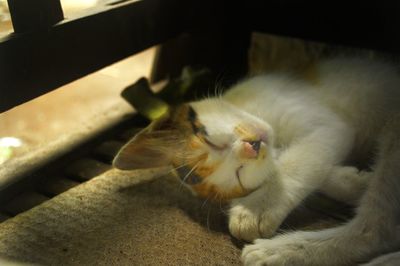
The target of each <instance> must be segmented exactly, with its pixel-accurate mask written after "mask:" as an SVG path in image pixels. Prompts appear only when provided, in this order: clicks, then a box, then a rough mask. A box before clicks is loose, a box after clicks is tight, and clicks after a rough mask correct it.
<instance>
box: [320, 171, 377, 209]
mask: <svg viewBox="0 0 400 266" xmlns="http://www.w3.org/2000/svg"><path fill="white" fill-rule="evenodd" d="M372 174H373V173H372V172H369V171H360V170H358V169H357V168H356V167H353V166H335V167H333V168H332V171H331V172H330V173H329V176H328V178H326V180H325V182H324V183H323V184H322V185H321V187H320V188H319V189H318V190H319V191H320V192H321V193H323V194H325V195H326V196H328V197H330V198H332V199H335V200H337V201H341V202H344V203H347V204H351V205H358V203H359V200H360V199H361V196H362V195H363V194H364V192H365V191H366V189H367V186H368V183H369V181H370V178H371V176H372Z"/></svg>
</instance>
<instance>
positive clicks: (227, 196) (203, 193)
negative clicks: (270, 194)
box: [192, 182, 249, 202]
mask: <svg viewBox="0 0 400 266" xmlns="http://www.w3.org/2000/svg"><path fill="white" fill-rule="evenodd" d="M192 189H193V190H194V191H195V192H196V193H197V196H199V197H201V198H208V199H209V200H211V201H214V202H228V201H229V200H231V199H233V198H238V197H242V196H245V195H247V194H248V193H249V192H248V191H246V190H243V189H242V188H241V187H240V186H237V187H235V188H234V189H231V190H230V191H222V190H220V189H218V187H216V186H215V185H212V184H208V183H206V182H203V183H200V184H198V185H194V186H192Z"/></svg>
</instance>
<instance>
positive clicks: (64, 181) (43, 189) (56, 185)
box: [37, 177, 80, 197]
mask: <svg viewBox="0 0 400 266" xmlns="http://www.w3.org/2000/svg"><path fill="white" fill-rule="evenodd" d="M79 184H80V183H79V182H77V181H74V180H71V179H68V178H64V177H52V178H47V179H46V180H43V181H41V182H40V183H39V184H38V185H37V189H38V190H39V191H40V193H43V194H45V195H46V196H49V197H54V196H56V195H58V194H61V193H63V192H65V191H67V190H68V189H70V188H73V187H75V186H77V185H79Z"/></svg>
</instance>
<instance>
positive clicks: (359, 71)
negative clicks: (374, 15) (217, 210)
mask: <svg viewBox="0 0 400 266" xmlns="http://www.w3.org/2000/svg"><path fill="white" fill-rule="evenodd" d="M317 73H318V78H317V80H316V82H315V83H308V82H306V81H302V80H300V79H297V78H295V77H293V76H288V75H282V74H270V75H266V76H260V77H254V78H250V79H248V80H245V81H243V82H241V83H239V84H238V85H236V86H234V87H233V88H232V89H231V90H229V91H228V92H227V93H226V94H225V95H224V96H223V97H222V99H207V100H204V101H200V102H195V103H192V106H193V107H194V109H195V110H196V111H197V113H198V114H199V119H200V121H201V122H202V123H203V124H205V126H206V128H207V130H208V132H209V135H210V136H209V137H210V139H211V140H212V141H215V142H217V143H218V144H222V143H224V142H226V143H225V144H227V145H228V146H229V149H226V150H224V151H220V152H216V151H211V150H210V152H211V153H212V154H213V155H212V156H213V157H212V158H215V159H218V160H220V161H222V162H223V163H222V164H221V166H220V167H219V168H218V169H217V171H216V172H215V173H214V174H212V176H210V177H209V179H210V180H211V182H213V183H214V184H216V185H218V186H220V187H222V188H226V189H229V188H231V187H234V186H236V185H237V183H238V181H237V180H236V178H235V171H236V169H237V168H238V167H239V166H243V169H242V170H241V172H240V181H241V183H242V184H243V186H244V187H245V188H247V189H250V190H251V189H256V190H255V191H254V192H252V193H251V194H249V195H248V196H246V197H243V198H239V199H235V200H233V201H232V207H231V210H230V217H229V219H230V220H229V228H230V231H231V233H232V234H233V235H234V236H235V237H238V238H241V239H244V240H248V241H251V240H254V239H256V238H260V237H270V236H272V235H273V234H274V233H275V231H276V229H277V228H278V227H279V225H280V224H281V222H282V221H283V219H284V218H285V217H286V216H287V215H288V213H289V212H290V211H291V210H293V209H294V208H295V207H296V206H298V205H299V204H300V203H301V201H302V200H303V199H304V198H305V197H306V196H308V195H309V194H310V193H312V192H313V191H315V190H317V189H319V190H321V191H322V192H325V193H326V194H328V195H330V196H332V197H334V198H336V199H339V200H342V201H345V202H349V203H353V204H357V203H358V202H359V203H360V207H359V208H358V212H357V216H356V217H355V218H354V219H353V220H352V221H351V222H349V223H348V224H346V225H343V226H341V227H338V228H334V229H329V230H323V231H320V232H294V233H291V234H287V235H283V236H277V237H275V238H272V239H270V240H269V239H268V240H267V239H264V240H257V241H256V242H255V244H254V245H249V246H246V247H245V249H244V251H243V261H244V263H245V264H246V265H258V264H260V265H261V264H263V263H264V264H265V265H346V264H349V263H355V262H357V261H365V260H367V259H370V258H371V257H372V256H375V255H376V254H378V253H380V252H384V251H390V250H392V249H393V248H395V247H396V246H397V245H398V244H399V240H400V239H399V236H398V234H397V231H396V230H395V226H396V223H397V220H396V219H397V217H398V216H397V215H398V214H399V204H400V193H399V192H400V176H399V175H400V166H399V164H400V122H399V120H400V119H399V117H400V115H399V114H400V108H399V107H398V106H399V105H400V78H399V76H398V74H397V70H396V69H395V68H394V67H392V66H390V65H388V64H385V63H382V62H377V61H371V60H366V59H356V58H353V59H351V58H350V59H349V58H339V59H333V60H328V61H325V62H322V63H320V64H319V65H318V66H317ZM238 123H246V124H247V125H249V126H251V127H254V128H256V129H255V130H259V131H260V132H263V133H266V134H267V138H268V141H267V142H266V143H265V146H266V147H265V149H267V156H266V158H265V159H263V160H254V161H251V160H249V161H243V160H242V159H240V158H239V157H238V155H237V154H238V152H237V149H238V148H237V147H240V145H241V143H242V141H243V140H241V139H240V138H239V137H238V136H236V135H235V134H233V133H232V132H233V129H234V127H235V125H237V124H238ZM373 152H375V153H376V154H377V155H376V158H375V162H374V165H372V169H373V170H372V171H371V172H360V173H359V172H358V170H357V169H356V168H354V167H349V166H343V163H344V162H345V161H347V160H349V159H354V158H356V157H358V156H360V155H365V154H369V153H373ZM368 183H369V185H368ZM364 191H365V192H364Z"/></svg>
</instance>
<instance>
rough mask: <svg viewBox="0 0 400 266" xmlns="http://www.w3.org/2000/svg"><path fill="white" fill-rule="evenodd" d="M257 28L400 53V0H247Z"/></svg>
mask: <svg viewBox="0 0 400 266" xmlns="http://www.w3.org/2000/svg"><path fill="white" fill-rule="evenodd" d="M241 10H242V12H243V13H248V14H251V16H249V20H248V23H249V24H250V27H251V28H252V29H253V30H254V31H258V32H265V33H272V34H277V35H283V36H289V37H297V38H302V39H307V40H312V41H319V42H325V43H330V44H337V45H344V46H351V47H355V48H367V49H375V50H380V51H384V52H389V53H396V54H399V53H400V31H399V27H400V16H399V14H400V1H392V0H381V1H346V2H341V1H320V0H306V1H304V0H303V1H301V0H300V1H298V0H272V1H255V0H249V1H246V4H245V5H244V6H242V8H241Z"/></svg>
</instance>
